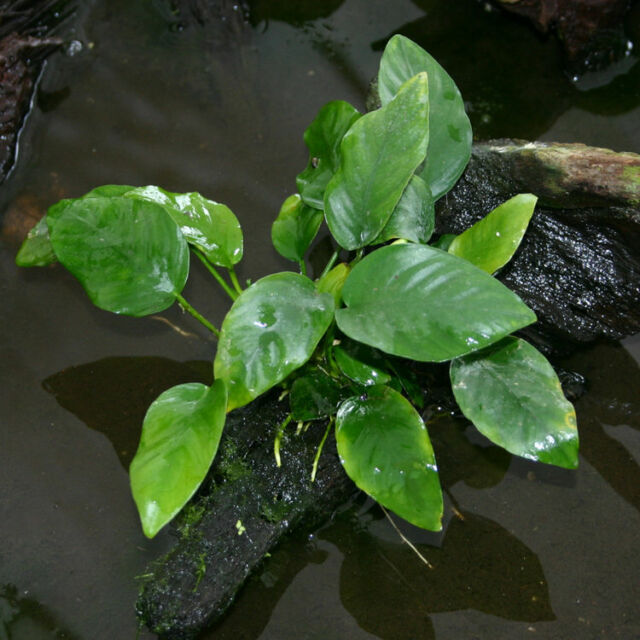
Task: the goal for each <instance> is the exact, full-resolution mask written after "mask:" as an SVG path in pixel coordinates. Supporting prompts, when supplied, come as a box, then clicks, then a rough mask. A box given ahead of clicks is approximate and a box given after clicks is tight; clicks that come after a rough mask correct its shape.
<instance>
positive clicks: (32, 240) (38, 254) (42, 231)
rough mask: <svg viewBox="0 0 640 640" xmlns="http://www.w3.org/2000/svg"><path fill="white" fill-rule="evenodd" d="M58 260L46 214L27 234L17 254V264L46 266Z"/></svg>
mask: <svg viewBox="0 0 640 640" xmlns="http://www.w3.org/2000/svg"><path fill="white" fill-rule="evenodd" d="M56 261H57V258H56V254H55V251H54V250H53V247H52V246H51V239H50V238H49V227H48V226H47V220H46V216H45V217H44V218H41V219H40V221H39V222H38V223H37V224H36V225H35V226H34V227H33V228H32V229H31V230H30V231H29V233H28V234H27V237H26V238H25V240H24V242H23V243H22V246H21V247H20V250H19V251H18V255H16V264H17V265H18V266H19V267H45V266H47V265H48V264H53V263H54V262H56Z"/></svg>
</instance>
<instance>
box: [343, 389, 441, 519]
mask: <svg viewBox="0 0 640 640" xmlns="http://www.w3.org/2000/svg"><path fill="white" fill-rule="evenodd" d="M336 442H337V445H338V455H339V456H340V461H341V462H342V466H343V467H344V468H345V471H346V472H347V475H348V476H349V477H350V478H351V479H352V480H353V481H354V482H355V483H356V485H357V486H358V487H359V488H360V489H362V490H363V491H366V492H367V493H368V494H369V495H370V496H371V497H372V498H374V499H375V500H377V501H378V502H379V503H380V504H381V505H383V506H385V507H388V508H389V509H391V510H392V511H394V512H395V513H397V514H398V515H399V516H402V517H403V518H405V519H406V520H408V521H409V522H411V523H412V524H415V525H417V526H418V527H422V528H424V529H430V530H432V531H439V530H440V529H441V528H442V524H441V519H442V492H441V489H440V482H439V480H438V468H437V466H436V460H435V456H434V454H433V448H432V447H431V442H430V440H429V435H428V434H427V429H426V427H425V425H424V422H423V421H422V418H421V417H420V415H419V414H418V413H417V412H416V410H415V409H414V408H413V407H412V406H411V404H410V403H409V401H408V400H406V399H405V398H404V397H403V396H402V395H400V394H399V393H398V392H397V391H394V390H393V389H390V388H389V387H384V386H375V387H369V388H368V389H367V390H366V392H365V393H364V394H363V395H361V396H356V397H353V398H349V399H348V400H345V402H344V403H343V404H342V405H341V406H340V409H339V411H338V415H337V419H336Z"/></svg>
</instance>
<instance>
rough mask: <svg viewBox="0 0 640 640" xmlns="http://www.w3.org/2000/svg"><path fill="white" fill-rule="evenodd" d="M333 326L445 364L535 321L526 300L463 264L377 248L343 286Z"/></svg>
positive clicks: (409, 247) (425, 250) (426, 253)
mask: <svg viewBox="0 0 640 640" xmlns="http://www.w3.org/2000/svg"><path fill="white" fill-rule="evenodd" d="M342 298H343V300H344V302H345V304H346V305H347V308H346V309H338V310H337V311H336V320H337V322H338V327H339V328H340V330H341V331H342V332H343V333H346V334H347V335H348V336H349V337H350V338H353V339H354V340H358V341H360V342H364V343H365V344H369V345H371V346H373V347H377V348H378V349H381V350H382V351H385V352H386V353H391V354H393V355H397V356H402V357H405V358H411V359H412V360H419V361H433V362H443V361H445V360H450V359H451V358H455V357H457V356H460V355H464V354H466V353H470V352H472V351H477V350H478V349H482V348H483V347H486V346H488V345H490V344H492V343H494V342H497V341H498V340H500V339H501V338H503V337H505V336H506V335H508V334H510V333H512V332H513V331H516V330H517V329H521V328H522V327H525V326H527V325H528V324H531V323H532V322H534V321H535V319H536V317H535V314H534V313H533V311H531V310H530V309H529V308H528V307H527V306H526V305H525V304H524V303H523V302H522V300H520V298H518V296H516V295H515V293H513V292H511V291H509V289H507V288H506V287H505V286H504V285H503V284H502V283H500V282H499V281H498V280H496V279H495V278H492V277H491V276H490V275H488V274H487V273H485V272H484V271H481V270H480V269H478V268H477V267H474V266H473V265H472V264H470V263H469V262H467V261H466V260H462V259H461V258H458V257H456V256H452V255H451V254H448V253H445V252H443V251H440V250H439V249H434V248H433V247H429V246H427V245H419V244H399V245H390V246H386V247H382V248H380V249H378V250H377V251H374V252H373V253H371V254H369V255H368V256H367V257H366V258H364V259H363V260H362V261H361V262H359V263H358V264H357V265H356V266H355V267H354V269H353V271H352V272H351V274H350V275H349V277H348V278H347V281H346V282H345V285H344V288H343V289H342Z"/></svg>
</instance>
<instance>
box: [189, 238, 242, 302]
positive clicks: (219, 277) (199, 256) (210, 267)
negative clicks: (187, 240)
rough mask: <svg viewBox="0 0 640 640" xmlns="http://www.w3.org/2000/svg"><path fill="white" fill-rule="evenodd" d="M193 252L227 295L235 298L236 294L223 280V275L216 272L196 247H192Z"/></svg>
mask: <svg viewBox="0 0 640 640" xmlns="http://www.w3.org/2000/svg"><path fill="white" fill-rule="evenodd" d="M193 253H194V254H195V255H196V256H197V257H198V258H199V260H200V262H202V264H203V265H204V266H205V267H206V268H207V271H209V273H210V274H211V275H212V276H213V277H214V278H215V279H216V280H217V282H218V284H219V285H220V286H221V287H222V288H223V289H224V290H225V291H226V293H227V295H228V296H229V297H230V298H231V299H232V300H236V298H237V297H238V294H237V293H236V292H235V291H234V290H233V289H232V288H231V287H230V286H229V285H228V284H227V283H226V282H225V281H224V279H223V277H222V276H221V275H220V274H219V273H218V272H217V270H216V268H215V267H214V266H213V265H212V264H211V263H210V262H209V261H208V260H207V258H206V257H205V255H204V254H203V253H202V252H201V251H198V250H197V249H193Z"/></svg>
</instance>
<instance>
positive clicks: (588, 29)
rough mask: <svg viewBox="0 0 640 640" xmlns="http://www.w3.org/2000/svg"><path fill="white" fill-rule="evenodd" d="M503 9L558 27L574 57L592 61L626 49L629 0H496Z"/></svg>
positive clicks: (546, 27)
mask: <svg viewBox="0 0 640 640" xmlns="http://www.w3.org/2000/svg"><path fill="white" fill-rule="evenodd" d="M494 1H495V4H497V5H499V6H500V7H502V8H503V9H505V10H507V11H510V12H512V13H516V14H518V15H520V16H524V17H525V18H527V19H529V20H530V21H531V22H532V23H533V24H534V25H535V26H536V27H537V28H538V29H540V31H542V32H544V33H546V32H547V31H549V30H551V29H554V30H555V31H556V32H557V33H558V36H559V38H560V40H561V42H562V44H563V46H564V48H565V51H566V53H567V56H568V58H569V60H570V61H578V60H582V61H584V62H586V63H587V64H588V65H593V64H594V63H599V62H603V63H606V62H608V61H610V60H611V58H615V57H619V56H620V55H624V53H626V44H627V40H626V38H625V37H624V33H623V30H622V21H623V18H624V16H625V14H626V13H627V11H628V10H629V7H630V5H631V3H630V2H629V0H494Z"/></svg>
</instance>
